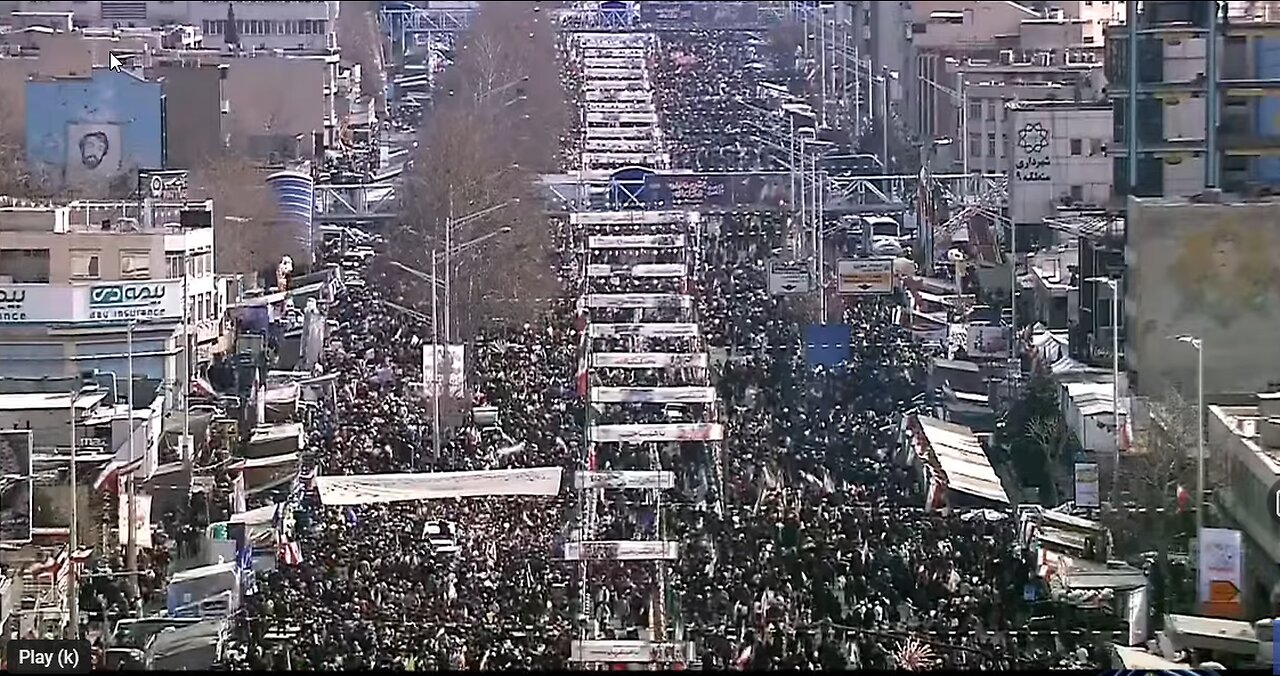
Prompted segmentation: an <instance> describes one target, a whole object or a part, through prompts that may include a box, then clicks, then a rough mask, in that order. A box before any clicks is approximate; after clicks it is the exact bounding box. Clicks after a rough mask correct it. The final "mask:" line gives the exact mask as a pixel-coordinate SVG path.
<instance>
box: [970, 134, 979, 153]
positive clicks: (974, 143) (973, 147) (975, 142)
mask: <svg viewBox="0 0 1280 676" xmlns="http://www.w3.org/2000/svg"><path fill="white" fill-rule="evenodd" d="M969 155H970V156H972V157H978V156H980V155H982V137H981V136H979V135H978V134H969Z"/></svg>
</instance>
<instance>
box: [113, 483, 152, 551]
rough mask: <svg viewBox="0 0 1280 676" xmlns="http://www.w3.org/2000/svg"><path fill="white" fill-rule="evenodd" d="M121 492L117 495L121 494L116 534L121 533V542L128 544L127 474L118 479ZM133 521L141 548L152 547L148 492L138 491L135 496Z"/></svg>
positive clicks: (117, 510)
mask: <svg viewBox="0 0 1280 676" xmlns="http://www.w3.org/2000/svg"><path fill="white" fill-rule="evenodd" d="M117 481H118V482H119V484H118V486H119V488H120V492H119V493H117V494H116V495H118V496H120V499H119V500H118V501H117V505H116V529H117V530H116V534H117V535H119V537H120V539H119V541H118V542H119V543H120V544H121V545H127V544H128V543H129V499H128V497H127V496H128V493H129V491H128V488H127V487H128V481H129V477H128V476H127V475H124V474H121V475H120V476H119V478H118V479H117ZM133 522H134V529H135V531H134V533H135V535H136V537H137V538H138V540H137V542H138V548H139V549H151V496H150V495H147V494H146V493H136V494H135V495H134V496H133Z"/></svg>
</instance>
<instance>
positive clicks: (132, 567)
mask: <svg viewBox="0 0 1280 676" xmlns="http://www.w3.org/2000/svg"><path fill="white" fill-rule="evenodd" d="M183 322H184V330H183V332H182V339H183V340H184V341H186V340H187V339H188V336H187V332H186V330H185V322H186V319H185V318H184V319H183ZM139 323H140V320H139V319H136V318H135V319H130V320H129V323H128V325H127V327H126V328H125V352H126V354H125V361H126V362H127V364H128V366H127V372H128V375H127V378H128V381H129V391H128V394H129V398H128V402H129V403H128V406H129V410H128V414H127V422H126V425H127V426H128V428H127V432H126V434H127V435H128V440H127V441H126V443H127V444H128V445H129V464H130V466H131V467H132V465H133V461H134V460H135V458H134V457H133V454H134V447H133V330H134V327H136V326H137V325H138V324H139ZM184 356H185V355H184ZM183 441H184V442H185V439H184V440H183ZM136 474H137V468H132V469H130V471H129V473H128V485H129V498H128V505H127V508H128V511H129V523H128V538H129V539H128V549H127V550H126V552H125V556H126V564H127V565H128V567H129V585H130V587H131V588H132V589H133V594H134V598H135V599H136V598H138V595H139V593H140V590H139V588H138V517H137V510H138V485H137V484H138V482H137V477H136Z"/></svg>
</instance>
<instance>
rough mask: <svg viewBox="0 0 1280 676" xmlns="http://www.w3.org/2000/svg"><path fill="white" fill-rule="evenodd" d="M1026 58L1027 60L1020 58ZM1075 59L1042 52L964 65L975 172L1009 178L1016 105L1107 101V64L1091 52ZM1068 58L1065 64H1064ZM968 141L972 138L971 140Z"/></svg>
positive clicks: (965, 123)
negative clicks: (1011, 113) (1011, 114)
mask: <svg viewBox="0 0 1280 676" xmlns="http://www.w3.org/2000/svg"><path fill="white" fill-rule="evenodd" d="M1019 56H1021V57H1022V58H1019ZM1075 56H1078V57H1080V58H1079V59H1078V60H1072V58H1071V57H1072V54H1070V53H1066V54H1056V53H1052V52H1040V53H1037V54H1034V55H1030V54H1027V55H1015V54H1014V53H1013V52H1012V51H1011V50H1008V51H1006V52H1004V53H1002V54H1001V57H1000V61H999V62H996V63H990V62H985V61H973V60H971V61H968V62H964V63H962V64H960V65H959V67H960V75H959V77H960V78H962V79H963V82H962V83H961V84H960V90H959V92H958V93H959V94H960V95H961V96H962V98H963V101H964V105H965V106H966V108H965V111H964V117H963V118H961V120H960V123H961V129H960V132H961V134H960V135H959V136H957V138H960V137H965V147H964V152H965V153H967V154H968V156H967V157H966V158H964V159H965V160H967V162H968V167H969V170H970V171H983V172H988V173H999V172H1004V171H1005V170H1006V169H1007V167H1006V166H1005V165H1006V164H1007V162H1006V161H1005V159H1006V158H1005V149H1006V147H1007V143H1006V140H1005V128H1006V126H1007V125H1006V118H1007V112H1008V108H1007V106H1008V104H1009V103H1011V102H1015V101H1062V102H1075V103H1078V104H1080V105H1081V106H1083V107H1085V108H1089V107H1090V106H1092V105H1093V104H1094V103H1095V102H1096V101H1098V100H1099V99H1100V98H1101V97H1102V92H1103V91H1104V83H1103V82H1102V63H1101V62H1099V61H1095V60H1094V59H1093V58H1092V55H1091V54H1089V53H1087V52H1082V53H1079V54H1077V55H1075ZM1064 57H1065V58H1064ZM966 135H967V136H966Z"/></svg>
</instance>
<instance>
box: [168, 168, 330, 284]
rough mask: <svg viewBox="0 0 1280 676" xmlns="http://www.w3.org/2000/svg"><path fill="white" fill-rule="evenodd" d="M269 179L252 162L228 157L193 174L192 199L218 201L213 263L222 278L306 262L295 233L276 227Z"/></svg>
mask: <svg viewBox="0 0 1280 676" xmlns="http://www.w3.org/2000/svg"><path fill="white" fill-rule="evenodd" d="M266 177H267V173H266V171H264V170H263V169H261V168H259V167H258V166H257V165H255V164H254V163H253V162H252V161H250V160H249V159H247V158H244V157H241V156H237V155H228V156H225V157H223V158H220V159H218V160H216V161H214V162H211V163H209V164H208V165H207V166H206V167H205V168H203V169H200V170H198V171H195V172H192V175H191V186H192V197H193V198H196V199H212V200H213V222H214V234H213V236H214V246H215V251H214V260H215V267H216V269H217V271H218V272H219V273H237V272H238V273H244V274H248V275H256V274H259V273H261V272H262V271H264V270H268V271H269V270H270V269H272V268H274V267H275V265H276V264H277V263H278V262H279V261H280V258H281V257H282V256H285V255H288V256H292V257H293V259H294V260H295V261H300V260H306V256H305V255H304V254H305V253H306V252H305V251H303V246H302V244H301V243H300V242H299V241H298V240H297V238H296V237H294V233H291V232H289V231H288V229H287V228H286V227H285V226H283V225H280V224H278V223H277V221H276V214H275V204H274V200H273V199H272V197H271V193H270V190H269V189H268V187H267V185H266Z"/></svg>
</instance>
